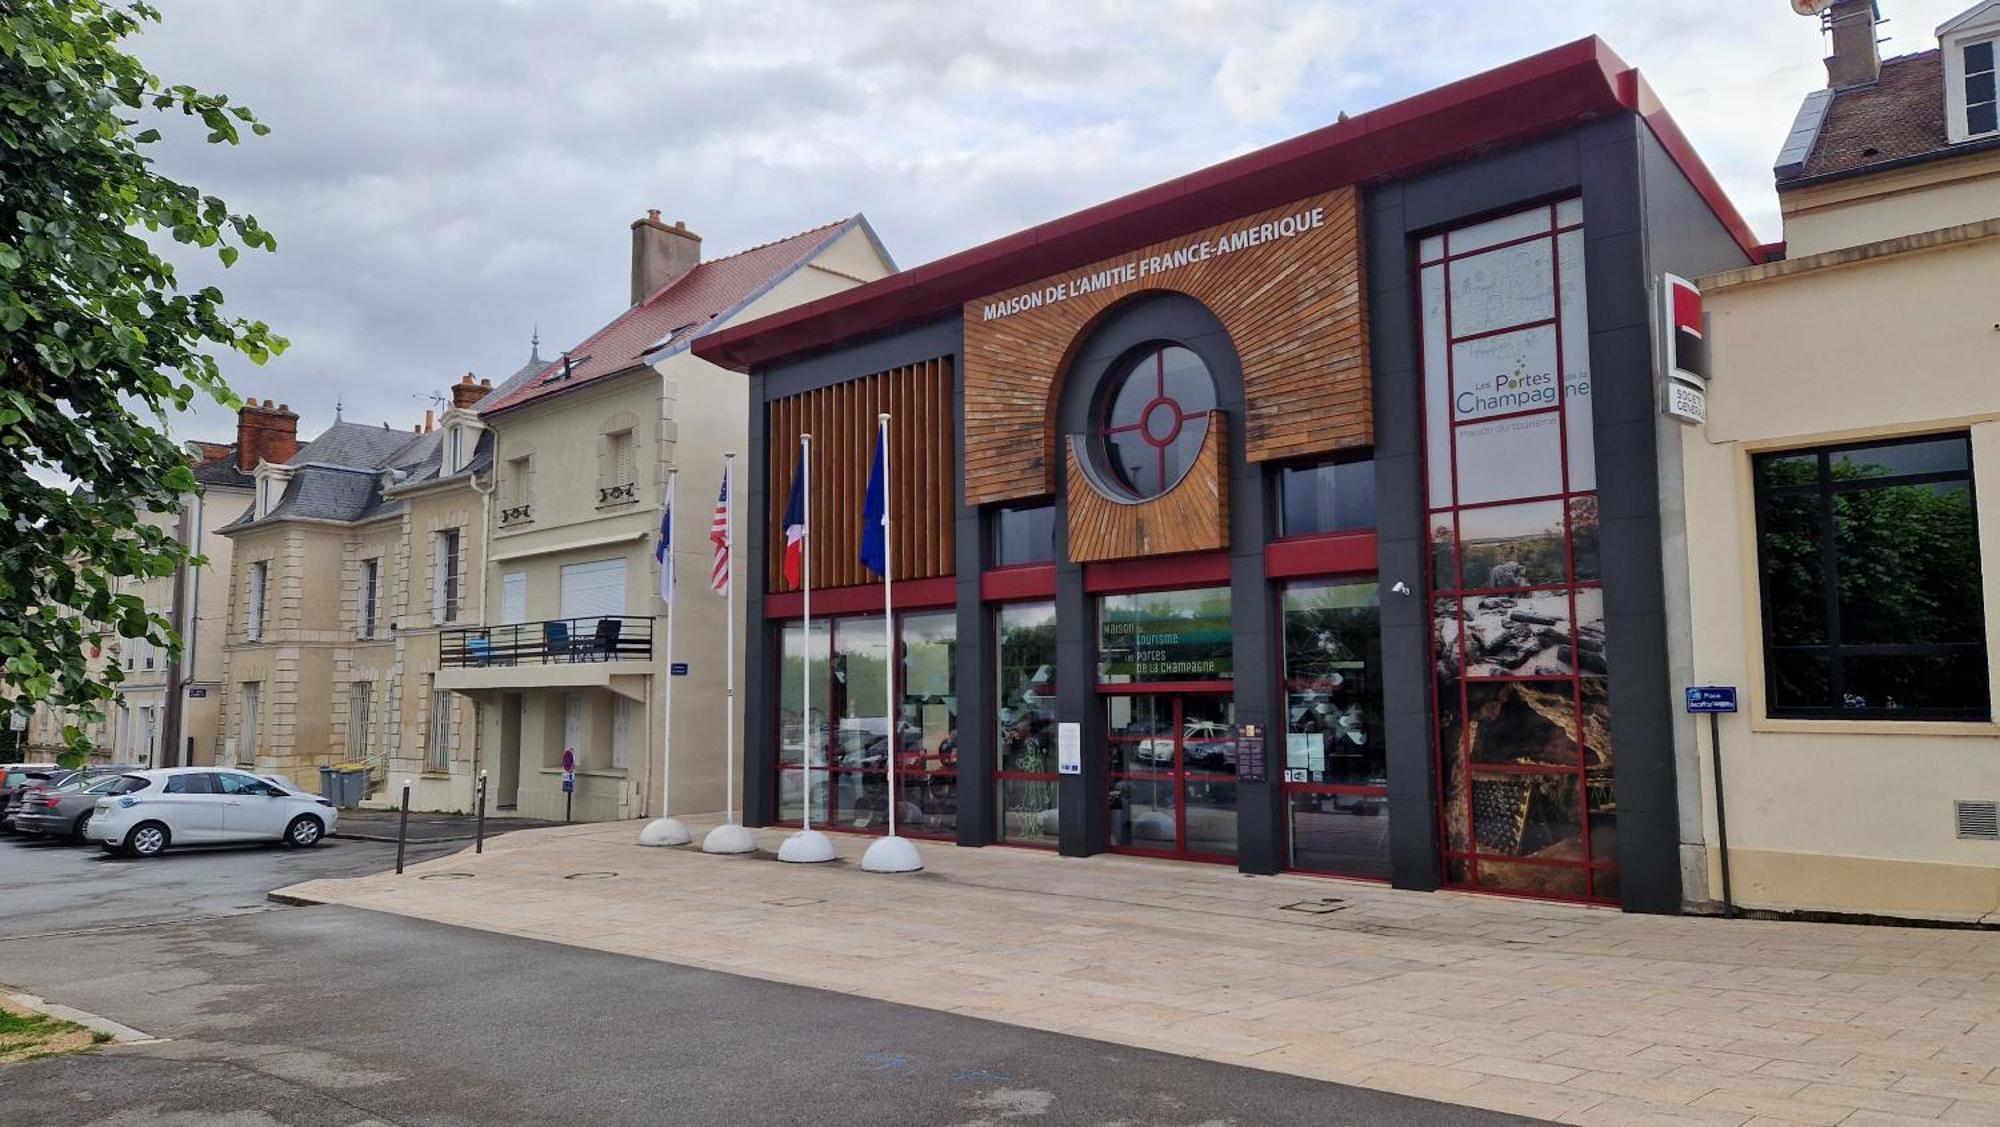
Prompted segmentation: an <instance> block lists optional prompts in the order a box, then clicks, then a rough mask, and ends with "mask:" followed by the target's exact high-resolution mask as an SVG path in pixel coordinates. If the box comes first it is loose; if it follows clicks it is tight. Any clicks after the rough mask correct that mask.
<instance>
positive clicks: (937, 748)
mask: <svg viewBox="0 0 2000 1127" xmlns="http://www.w3.org/2000/svg"><path fill="white" fill-rule="evenodd" d="M897 620H898V649H899V650H900V651H901V658H902V660H901V665H900V668H899V670H898V678H897V697H898V707H897V715H896V717H895V720H894V724H893V729H892V725H891V718H890V717H889V716H888V715H887V713H886V710H887V708H888V705H889V700H888V669H889V658H888V638H887V637H886V636H885V623H884V620H883V618H882V616H881V615H855V616H850V617H845V618H840V619H836V620H833V621H832V622H824V621H816V622H814V623H813V629H812V639H811V643H810V646H809V645H808V643H807V640H806V635H805V630H804V628H803V627H802V625H801V624H800V623H796V622H793V623H787V624H786V625H785V626H784V628H783V629H782V630H781V631H780V642H781V654H782V656H781V659H780V661H779V663H778V674H779V680H780V683H779V689H778V702H779V704H778V776H779V777H778V818H779V820H780V821H784V822H798V821H800V820H801V818H802V816H803V814H804V803H805V800H806V787H805V781H804V774H805V773H804V771H803V769H802V766H801V765H802V764H803V763H804V762H806V749H807V747H808V744H810V748H811V752H810V756H811V758H810V762H811V764H812V767H813V771H812V794H811V801H812V820H813V823H814V824H815V825H823V826H825V827H827V828H828V829H838V830H848V831H854V832H861V833H883V832H886V831H887V829H888V817H889V807H888V803H889V783H888V774H889V755H890V749H891V747H892V745H893V746H894V747H895V749H896V751H895V754H896V770H897V773H898V779H897V798H898V802H899V804H898V806H897V808H896V815H897V819H898V822H899V825H898V827H897V828H898V830H899V832H902V833H906V834H909V835H911V836H926V837H943V838H950V837H952V836H954V834H955V833H956V827H957V821H958V778H957V776H958V697H957V693H956V688H955V673H956V669H957V665H958V662H957V654H956V652H955V651H956V647H957V642H958V621H957V618H956V616H955V615H953V614H952V612H950V611H941V612H929V613H916V614H905V615H898V616H897ZM807 676H810V677H811V678H812V715H811V717H810V720H809V721H807V720H804V719H803V718H802V716H801V709H802V706H803V704H804V698H805V686H804V678H805V677H807ZM808 731H809V732H810V739H808V738H807V735H806V733H807V732H808ZM892 731H893V734H892Z"/></svg>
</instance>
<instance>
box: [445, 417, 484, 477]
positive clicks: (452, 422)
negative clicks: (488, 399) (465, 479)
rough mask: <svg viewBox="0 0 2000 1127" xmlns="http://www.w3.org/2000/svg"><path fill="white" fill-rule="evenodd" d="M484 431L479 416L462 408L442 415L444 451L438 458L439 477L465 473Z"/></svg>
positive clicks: (477, 450) (477, 449) (477, 451)
mask: <svg viewBox="0 0 2000 1127" xmlns="http://www.w3.org/2000/svg"><path fill="white" fill-rule="evenodd" d="M485 429H486V428H485V427H484V426H482V425H480V422H479V416H478V415H476V414H474V413H473V412H471V411H470V410H467V409H466V408H464V407H453V408H452V409H451V410H449V411H446V412H445V413H444V451H443V453H441V454H440V455H439V457H438V461H439V463H440V466H439V470H438V472H439V474H440V475H441V476H444V477H450V476H451V475H452V474H456V473H464V472H465V467H467V466H469V465H471V464H472V458H473V455H475V454H477V453H479V435H480V432H482V431H484V430H485Z"/></svg>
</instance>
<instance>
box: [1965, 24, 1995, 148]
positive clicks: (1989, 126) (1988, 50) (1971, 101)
mask: <svg viewBox="0 0 2000 1127" xmlns="http://www.w3.org/2000/svg"><path fill="white" fill-rule="evenodd" d="M1996 47H2000V40H1994V39H1988V40H1984V41H1983V42H1979V43H1967V44H1964V45H1962V46H1961V47H1960V48H1959V64H1960V65H1961V66H1963V67H1964V68H1965V76H1964V79H1963V84H1964V96H1965V135H1966V136H1967V137H1983V136H1985V135H1986V134H1989V133H1994V132H2000V99H1996V97H1995V89H1994V81H1993V80H1994V70H1995V68H1994V65H1993V61H1994V54H1995V49H1996Z"/></svg>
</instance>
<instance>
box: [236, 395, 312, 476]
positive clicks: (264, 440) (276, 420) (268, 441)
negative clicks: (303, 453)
mask: <svg viewBox="0 0 2000 1127" xmlns="http://www.w3.org/2000/svg"><path fill="white" fill-rule="evenodd" d="M298 448H299V417H298V416H297V415H294V414H292V409H291V408H290V407H289V406H286V405H285V404H282V403H280V404H276V405H273V404H272V402H271V401H270V400H268V399H266V400H264V401H263V402H261V403H260V402H258V401H257V400H255V399H246V400H244V401H243V409H242V410H240V411H238V412H236V468H237V469H239V470H242V471H243V472H244V473H249V472H250V471H251V470H254V469H256V468H257V463H258V462H260V461H263V462H270V463H271V464H272V465H283V464H284V463H286V462H288V461H290V460H291V457H292V455H293V454H294V453H296V452H297V451H298Z"/></svg>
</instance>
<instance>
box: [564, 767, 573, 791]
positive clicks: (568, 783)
mask: <svg viewBox="0 0 2000 1127" xmlns="http://www.w3.org/2000/svg"><path fill="white" fill-rule="evenodd" d="M575 792H576V775H575V774H573V773H571V772H569V771H564V772H563V793H564V794H573V793H575Z"/></svg>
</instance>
